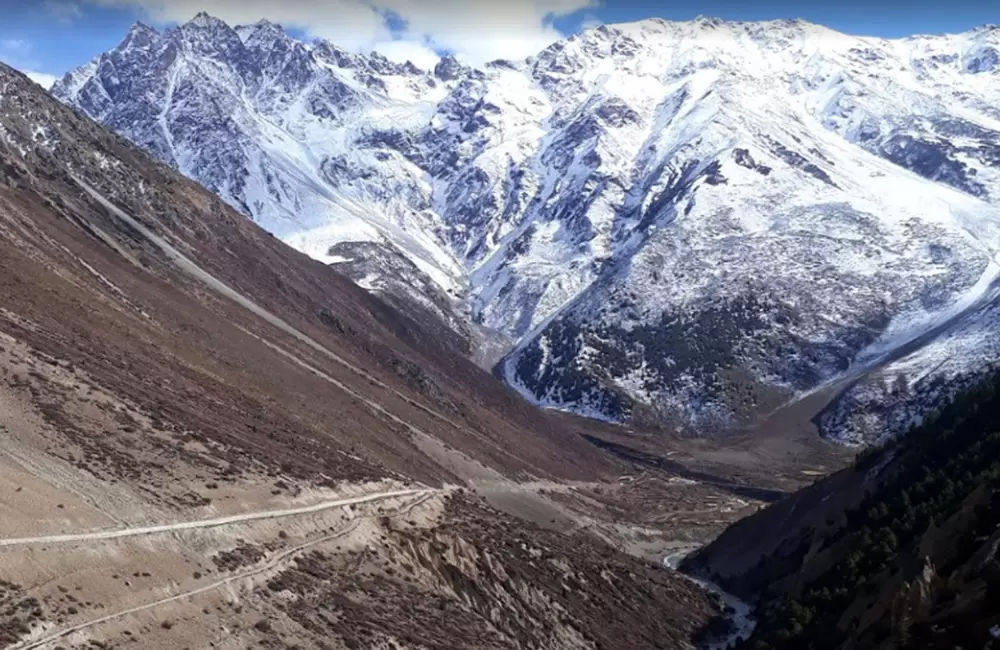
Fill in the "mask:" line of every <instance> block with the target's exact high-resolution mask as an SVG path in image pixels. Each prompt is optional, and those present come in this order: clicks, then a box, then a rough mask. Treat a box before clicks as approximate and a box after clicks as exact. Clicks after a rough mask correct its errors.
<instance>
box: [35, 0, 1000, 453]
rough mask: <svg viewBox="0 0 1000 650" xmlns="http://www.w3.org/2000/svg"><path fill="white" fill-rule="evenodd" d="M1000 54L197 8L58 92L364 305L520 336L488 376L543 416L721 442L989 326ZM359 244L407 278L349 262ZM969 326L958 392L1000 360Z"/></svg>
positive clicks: (980, 40) (953, 42)
mask: <svg viewBox="0 0 1000 650" xmlns="http://www.w3.org/2000/svg"><path fill="white" fill-rule="evenodd" d="M998 52H1000V29H997V28H994V27H985V28H981V29H978V30H975V31H972V32H968V33H965V34H960V35H954V36H938V37H930V36H921V37H912V38H907V39H901V40H880V39H872V38H856V37H851V36H846V35H843V34H839V33H837V32H834V31H831V30H828V29H825V28H823V27H820V26H817V25H812V24H809V23H805V22H802V21H777V22H767V23H731V22H724V21H720V20H715V19H699V20H697V21H694V22H690V23H672V22H667V21H662V20H647V21H642V22H638V23H632V24H624V25H609V26H602V27H598V28H595V29H590V30H587V31H585V32H583V33H581V34H579V35H576V36H573V37H570V38H567V39H565V40H563V41H560V42H557V43H555V44H553V45H552V46H550V47H548V48H546V49H545V50H544V51H542V52H540V53H539V54H538V55H537V56H535V57H533V58H531V59H528V60H527V61H495V62H493V63H491V64H489V65H487V66H485V67H484V68H483V69H472V68H468V67H465V66H463V65H461V64H460V63H459V62H458V61H456V60H454V59H452V58H445V59H442V61H441V63H440V64H439V65H438V66H437V67H436V68H435V70H433V71H423V70H420V69H418V68H416V67H415V66H413V65H411V64H402V65H401V64H396V63H392V62H390V61H388V60H386V59H385V58H384V57H381V56H380V55H378V54H372V55H357V54H351V53H348V52H345V51H344V50H341V49H339V48H337V47H336V46H335V45H332V44H330V43H327V42H322V41H317V42H312V43H302V42H299V41H296V40H295V39H292V38H291V37H289V36H288V35H287V34H286V33H285V32H284V31H282V30H281V29H280V28H279V27H276V26H274V25H272V24H270V23H267V22H261V23H258V24H256V25H251V26H245V27H236V28H231V27H229V26H228V25H226V24H225V23H223V22H221V21H218V20H215V19H212V18H210V17H208V16H205V15H202V16H199V17H198V18H196V19H195V20H193V21H192V22H190V23H188V24H186V25H183V26H181V27H178V28H174V29H170V30H167V31H165V32H162V33H161V32H157V31H155V30H152V29H151V28H149V27H145V26H142V25H137V26H136V27H134V28H133V29H132V30H131V32H130V33H129V35H128V36H127V37H126V39H125V40H124V41H123V42H122V44H121V45H120V46H119V47H118V48H116V49H115V50H112V51H111V52H108V53H106V54H103V55H101V56H100V57H98V58H97V59H95V60H94V61H93V62H91V63H90V64H88V65H87V66H84V67H82V68H80V69H78V70H76V71H73V72H71V73H69V74H68V75H67V76H66V77H65V78H64V79H63V80H62V81H61V82H59V83H58V84H57V85H56V87H55V89H54V92H55V94H56V95H57V96H58V97H59V98H61V99H62V100H63V101H65V102H67V103H70V104H72V105H74V106H76V107H78V108H80V109H81V110H83V111H84V112H85V113H87V114H88V115H90V116H92V117H94V118H95V119H97V120H99V121H101V122H103V123H104V124H106V125H109V126H111V127H112V128H115V129H117V130H118V131H119V132H121V133H122V134H124V135H125V136H127V137H128V138H130V139H132V140H134V141H135V142H137V143H139V144H140V145H142V146H144V147H146V148H147V149H149V150H150V151H152V152H153V153H155V154H156V155H157V156H158V157H159V158H161V159H162V160H163V161H165V162H167V163H169V164H171V165H174V166H176V167H177V168H178V169H180V170H181V171H183V172H184V173H185V174H187V175H189V176H191V177H193V178H196V179H198V180H199V181H201V182H202V183H203V184H205V185H206V186H208V187H209V188H211V189H213V190H215V191H216V192H218V193H219V194H220V195H221V196H222V197H223V198H224V199H225V200H226V201H228V202H230V203H231V204H233V205H235V206H236V207H238V208H239V209H241V210H242V211H244V212H245V213H246V214H248V215H249V216H251V217H252V218H254V219H255V220H257V221H258V222H259V223H260V224H261V225H263V226H264V227H265V228H267V229H269V230H271V231H272V232H273V233H275V234H276V235H277V236H279V237H281V238H283V239H284V240H285V241H287V242H288V243H290V244H291V245H293V246H295V247H297V248H299V249H300V250H303V251H305V252H306V253H308V254H310V255H312V256H313V257H315V258H316V259H319V260H322V261H325V262H328V263H334V264H339V265H341V266H342V267H343V268H344V269H345V270H346V271H348V272H353V273H354V275H359V274H362V273H363V274H364V277H363V278H361V277H358V278H356V279H358V280H359V281H363V282H365V283H367V285H368V286H371V287H372V288H373V289H375V290H376V291H378V290H380V287H385V286H389V285H391V286H393V287H395V291H396V293H397V294H398V293H399V288H400V287H401V286H406V285H407V284H408V283H409V281H407V280H404V281H402V282H400V280H399V279H398V278H399V277H404V278H405V277H418V276H419V278H420V279H419V280H418V281H414V282H413V284H414V286H416V287H421V289H418V290H417V291H415V295H416V298H415V299H416V300H417V302H419V303H420V304H421V305H422V308H423V309H425V310H426V311H427V312H428V313H435V314H437V315H438V316H440V317H441V318H442V319H443V320H445V321H448V320H449V319H453V318H454V314H453V313H449V305H448V302H449V300H450V301H452V305H451V306H450V307H452V308H457V310H458V311H459V312H461V313H462V314H464V317H465V318H467V319H468V320H470V321H472V322H474V323H476V324H478V325H482V326H485V327H486V328H489V329H492V330H494V331H497V332H499V333H500V334H502V335H503V336H506V337H508V338H509V339H510V340H512V341H514V342H515V345H514V347H513V348H512V349H511V351H510V352H509V354H507V356H506V357H505V358H504V359H503V360H502V361H501V363H500V364H499V365H498V368H497V370H498V372H499V374H500V375H501V376H503V377H504V379H505V380H506V381H508V382H509V383H510V384H511V385H512V386H514V387H516V388H517V389H518V390H520V391H521V392H522V393H523V394H524V395H525V396H527V397H529V398H530V399H533V400H534V401H537V402H539V403H541V404H544V405H548V406H554V407H559V408H568V409H572V410H575V411H577V412H580V413H583V414H587V415H591V416H595V417H600V418H605V419H611V420H623V419H627V418H637V417H642V418H643V419H652V420H654V421H656V422H659V423H665V422H670V423H679V424H683V423H695V424H697V425H698V426H699V427H700V428H705V427H707V426H713V425H719V426H731V425H734V424H738V423H741V422H746V421H749V420H752V419H753V418H754V417H755V416H756V415H759V414H761V413H764V412H767V411H769V410H771V409H773V408H776V407H778V406H779V405H781V404H783V403H785V402H786V401H787V400H789V399H793V398H794V397H795V396H796V395H799V394H801V393H803V392H806V391H809V390H811V389H814V388H815V387H816V386H818V385H821V384H823V383H824V382H828V381H830V380H831V379H833V378H835V377H839V376H843V375H844V373H851V372H857V369H858V368H862V369H864V368H868V367H867V366H864V365H863V364H864V363H865V362H866V360H868V361H870V360H871V359H873V358H885V359H889V357H887V356H885V355H886V353H885V351H886V350H891V349H897V350H899V351H900V354H897V355H896V356H894V357H892V363H894V364H896V367H898V368H906V369H909V368H917V370H905V371H904V370H900V372H902V373H903V374H905V375H906V376H908V377H910V378H911V379H912V381H913V382H918V383H919V382H924V383H926V382H930V381H933V380H934V379H935V378H937V374H936V373H939V372H943V371H939V370H935V369H934V368H932V367H928V366H926V364H925V363H923V362H922V361H913V358H912V355H913V354H916V355H918V357H919V355H920V354H921V351H922V350H924V351H926V350H930V348H929V347H927V346H926V345H925V344H927V345H929V344H931V343H933V344H935V345H939V346H940V345H946V343H944V342H943V339H938V338H934V337H930V338H928V339H927V340H922V339H920V338H919V335H921V334H927V333H928V332H946V333H951V334H954V333H955V332H956V331H957V330H955V329H954V328H955V327H958V325H956V324H955V323H956V320H955V319H956V318H959V319H961V318H973V317H976V318H978V319H979V321H977V322H979V323H983V322H985V321H983V319H984V318H986V316H985V315H984V314H986V315H988V313H989V310H985V311H984V310H982V309H973V308H972V307H971V306H975V305H981V304H983V303H982V301H984V300H986V299H987V295H988V293H989V291H988V288H989V286H990V283H991V282H992V280H993V279H994V278H995V277H996V275H997V272H998V269H1000V267H998V266H997V263H996V261H995V258H996V255H997V252H998V251H1000V108H998V107H1000V54H998ZM366 243H375V244H377V245H379V246H384V247H386V248H388V249H389V250H390V251H391V254H389V255H386V256H384V258H385V259H386V260H389V259H392V260H396V262H395V263H392V264H388V265H386V266H383V265H379V264H369V263H365V264H358V263H357V260H355V259H354V257H355V256H356V255H362V256H364V257H366V258H368V257H371V258H373V259H374V258H379V257H382V256H378V255H370V254H368V253H364V252H363V251H365V250H369V251H370V250H371V249H368V248H366V247H365V246H362V245H360V244H366ZM337 251H341V253H338V252H337ZM343 251H354V252H353V253H343ZM347 254H350V255H351V256H352V257H350V258H348V257H345V255H347ZM401 259H405V260H408V261H409V263H411V264H412V268H410V266H411V265H410V264H405V265H404V264H400V263H399V260H401ZM403 266H406V267H407V269H409V270H408V271H407V273H408V274H409V275H406V274H404V276H399V275H398V274H399V273H400V269H401V268H403ZM359 268H361V269H363V270H361V271H359V270H357V269H359ZM416 272H419V273H418V274H415V273H416ZM382 274H384V275H392V274H395V276H394V277H396V279H395V280H385V279H380V277H379V276H380V275H382ZM397 298H398V295H397ZM956 314H959V316H956ZM987 320H988V319H987ZM946 323H949V324H950V325H949V326H948V327H950V328H951V329H949V328H948V327H945V326H944V324H946ZM970 327H971V326H970ZM921 328H922V329H921ZM951 334H949V335H951ZM942 335H943V334H942ZM955 335H956V336H957V334H955ZM983 338H984V337H969V336H967V337H965V338H962V339H961V340H962V341H966V342H968V344H966V343H962V344H961V345H958V344H956V345H953V346H952V347H951V348H949V352H948V355H949V359H950V362H949V363H950V367H951V370H948V371H947V372H948V373H951V374H948V377H953V376H958V374H963V373H967V372H974V371H979V370H978V369H980V368H981V367H982V360H983V359H984V358H986V359H989V360H994V359H996V358H997V357H996V355H994V353H993V351H992V349H991V348H990V349H988V350H986V351H985V352H984V348H983V347H982V345H981V342H982V339H983ZM985 338H987V339H988V338H989V337H985ZM917 340H920V341H921V344H920V345H919V346H916V348H918V349H915V350H913V351H911V353H910V354H907V355H902V350H903V347H902V346H907V345H909V346H910V347H914V346H915V343H914V341H917ZM956 340H958V339H956ZM894 346H895V347H894ZM952 348H955V349H957V350H958V351H957V352H955V351H953V350H952ZM879 354H882V357H879V356H878V355H879ZM901 355H902V356H901ZM904 357H905V358H904ZM919 358H922V357H919ZM927 358H928V359H932V358H936V357H935V354H934V353H932V352H927ZM908 359H909V360H910V361H912V363H909V362H908V361H907V360H908ZM907 363H909V365H906V364H907ZM900 364H903V365H900ZM958 366H961V367H962V370H961V372H958V370H957V368H958ZM894 372H895V371H894ZM955 373H957V374H955ZM865 381H868V380H865ZM865 381H862V382H861V384H857V385H856V390H860V389H858V388H857V386H862V385H866V384H865ZM897 383H898V382H897ZM953 383H955V382H953ZM928 385H929V384H928ZM949 385H951V384H949ZM956 385H957V383H956ZM912 388H913V387H911V389H912ZM944 392H947V389H945V390H944ZM849 398H850V396H848V397H845V399H849ZM845 403H846V402H845ZM921 403H923V402H921ZM833 408H836V405H835V406H834V407H833ZM831 412H832V411H831ZM829 413H830V412H828V415H829ZM917 414H918V415H919V413H917ZM873 417H875V416H873ZM887 417H888V416H887ZM824 422H826V423H827V424H828V425H829V427H828V432H829V433H830V434H831V435H837V436H842V437H844V438H845V439H850V437H851V436H853V435H855V434H856V433H857V430H858V427H857V426H856V423H854V424H852V422H853V420H851V419H850V418H836V417H832V416H830V417H827V418H825V420H824ZM858 435H860V434H858Z"/></svg>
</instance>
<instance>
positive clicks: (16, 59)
mask: <svg viewBox="0 0 1000 650" xmlns="http://www.w3.org/2000/svg"><path fill="white" fill-rule="evenodd" d="M199 10H205V11H208V12H209V13H211V14H213V15H217V16H219V17H221V18H223V19H226V20H227V21H230V22H251V21H252V20H256V19H259V18H262V17H266V18H269V19H271V20H273V21H275V22H279V23H281V24H283V25H285V26H286V27H288V28H290V30H292V31H295V32H298V33H300V34H302V35H314V36H321V37H325V38H330V39H331V40H333V41H334V42H337V43H338V44H341V45H343V46H345V47H349V48H353V49H378V50H380V51H383V52H384V53H386V54H387V56H390V58H398V59H401V58H413V59H414V61H416V62H418V63H420V62H421V61H420V60H418V59H424V63H426V60H427V59H428V58H429V57H432V56H433V53H434V52H440V51H456V52H459V53H461V54H463V55H465V56H466V58H468V59H469V60H470V61H472V62H477V61H482V60H489V59H492V58H499V57H501V56H503V57H507V58H518V57H519V56H526V55H528V54H531V53H533V52H534V51H535V50H537V49H538V48H540V47H542V46H544V45H545V44H547V43H548V42H551V41H552V40H554V39H555V38H558V37H559V36H560V35H561V34H568V33H572V32H574V31H576V30H579V29H580V28H581V26H583V25H585V24H592V23H595V22H605V23H613V22H624V21H631V20H638V19H642V18H648V17H653V16H659V17H663V18H668V19H672V20H690V19H692V18H695V17H697V16H699V15H706V16H719V17H722V18H727V19H732V20H767V19H774V18H805V19H807V20H810V21H812V22H816V23H820V24H823V25H826V26H828V27H832V28H834V29H837V30H840V31H844V32H848V33H853V34H861V35H872V36H885V37H897V36H905V35H909V34H914V33H944V32H959V31H965V30H967V29H970V28H972V27H975V26H977V25H982V24H986V23H1000V2H996V1H995V0H950V1H949V2H940V1H938V2H933V3H932V2H927V1H925V0H912V1H910V2H905V1H903V0H869V1H867V2H863V1H860V0H839V1H837V2H823V3H818V2H790V1H788V0H767V1H761V2H748V1H746V0H743V1H741V0H672V1H670V2H650V1H649V0H604V1H603V2H599V3H597V2H595V0H499V1H498V0H489V2H488V3H487V2H486V1H485V0H0V11H2V12H3V21H2V24H0V60H4V61H6V62H8V63H10V64H12V65H14V66H15V67H19V68H21V69H23V70H27V71H32V72H37V73H44V74H48V75H62V74H63V73H64V72H66V71H67V70H69V69H71V68H73V67H75V66H77V65H80V64H82V63H84V62H86V61H88V60H89V59H90V58H92V57H93V56H95V55H97V54H99V53H100V52H103V51H105V50H107V49H109V48H111V47H114V45H116V44H117V43H118V42H119V41H120V40H121V38H122V36H123V35H124V34H125V32H126V31H127V29H128V27H129V26H130V25H131V24H132V23H133V22H134V21H136V20H140V19H141V20H144V21H146V22H148V23H150V24H153V25H157V26H161V25H169V24H172V23H174V22H177V21H183V20H186V19H187V18H190V17H191V16H192V15H193V14H194V13H196V12H197V11H199ZM386 15H390V16H399V17H401V19H397V21H396V22H392V21H389V22H388V23H387V21H386V20H385V16H386ZM401 26H402V27H403V29H400V27H401Z"/></svg>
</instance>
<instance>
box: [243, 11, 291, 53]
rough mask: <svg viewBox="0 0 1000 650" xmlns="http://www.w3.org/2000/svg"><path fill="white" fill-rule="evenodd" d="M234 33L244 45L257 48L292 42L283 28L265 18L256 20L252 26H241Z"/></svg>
mask: <svg viewBox="0 0 1000 650" xmlns="http://www.w3.org/2000/svg"><path fill="white" fill-rule="evenodd" d="M236 33H237V34H239V36H240V38H241V39H242V40H243V42H244V43H245V44H247V45H251V46H258V47H259V46H263V45H273V44H274V43H276V42H278V41H287V40H292V37H291V36H289V35H288V32H286V31H285V28H284V27H282V26H281V25H279V24H277V23H273V22H271V21H270V20H267V19H266V18H264V19H261V20H258V21H257V22H255V23H253V24H252V25H241V26H239V27H237V28H236Z"/></svg>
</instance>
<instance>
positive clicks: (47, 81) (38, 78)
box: [21, 70, 59, 90]
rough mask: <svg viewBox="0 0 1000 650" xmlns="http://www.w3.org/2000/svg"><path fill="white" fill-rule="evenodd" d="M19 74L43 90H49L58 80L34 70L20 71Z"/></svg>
mask: <svg viewBox="0 0 1000 650" xmlns="http://www.w3.org/2000/svg"><path fill="white" fill-rule="evenodd" d="M21 72H23V73H24V74H25V75H26V76H27V77H28V79H31V80H32V81H34V82H35V83H36V84H38V85H39V86H41V87H42V88H44V89H45V90H51V89H52V85H53V84H54V83H55V82H57V81H58V80H59V77H57V76H55V75H51V74H48V73H45V72H35V71H34V70H21Z"/></svg>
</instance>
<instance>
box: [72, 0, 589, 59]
mask: <svg viewBox="0 0 1000 650" xmlns="http://www.w3.org/2000/svg"><path fill="white" fill-rule="evenodd" d="M87 1H89V2H90V3H92V4H102V5H106V6H109V5H110V6H120V7H135V8H139V9H140V10H142V11H143V12H144V13H145V15H146V17H147V18H148V19H149V20H152V21H154V22H159V23H174V22H185V21H187V20H189V19H191V18H192V17H194V16H195V15H196V14H197V13H198V12H200V11H208V12H209V13H210V14H212V15H213V16H216V17H218V18H221V19H222V20H225V21H226V22H228V23H230V24H245V23H251V22H256V21H257V20H259V19H261V18H267V19H269V20H271V21H273V22H276V23H280V24H282V25H284V26H285V27H290V28H295V29H300V30H303V31H305V32H307V33H308V34H310V35H311V36H315V37H319V38H326V39H329V40H331V41H333V42H334V43H336V44H338V45H340V46H341V47H345V48H349V49H352V50H378V51H380V52H382V53H384V54H385V55H386V56H387V57H390V58H394V59H397V60H398V59H399V58H400V57H405V56H409V57H411V60H413V62H414V63H416V64H417V65H420V66H421V67H427V65H428V64H429V63H430V62H431V61H432V60H433V59H434V58H435V55H434V54H433V51H434V50H448V51H453V52H455V53H456V55H458V56H459V58H462V59H464V60H466V61H468V62H470V63H474V64H482V63H485V62H487V61H490V60H492V59H497V58H506V59H521V58H524V57H527V56H531V55H532V54H535V53H537V52H538V51H539V50H540V49H542V48H543V47H545V46H546V45H548V44H550V43H552V42H553V41H555V40H557V39H559V38H560V37H561V34H560V33H559V32H558V31H557V30H556V29H554V28H553V27H552V26H551V25H548V24H546V23H547V19H548V17H550V16H565V15H568V14H571V13H574V12H577V11H580V10H584V9H588V8H592V7H594V6H595V5H596V4H597V2H598V1H599V0H499V1H492V2H486V1H485V0H281V1H279V2H275V1H274V0H207V1H206V0H87ZM388 13H392V14H395V15H396V16H398V17H399V18H401V19H402V20H403V21H404V22H405V25H406V27H405V29H403V30H402V31H401V32H399V31H397V32H396V33H395V34H393V33H392V32H391V31H390V29H389V27H388V26H387V24H386V20H385V15H386V14H388ZM417 58H419V59H420V61H417V60H416V59H417Z"/></svg>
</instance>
